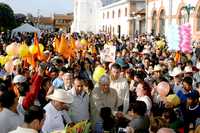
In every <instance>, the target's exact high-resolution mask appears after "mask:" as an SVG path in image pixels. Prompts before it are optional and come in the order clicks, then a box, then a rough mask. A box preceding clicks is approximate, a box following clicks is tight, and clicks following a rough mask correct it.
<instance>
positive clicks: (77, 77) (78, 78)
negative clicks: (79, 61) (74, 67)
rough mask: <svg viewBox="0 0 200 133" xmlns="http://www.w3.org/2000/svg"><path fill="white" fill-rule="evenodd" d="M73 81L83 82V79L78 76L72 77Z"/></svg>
mask: <svg viewBox="0 0 200 133" xmlns="http://www.w3.org/2000/svg"><path fill="white" fill-rule="evenodd" d="M75 80H79V81H84V79H83V78H82V77H81V76H80V75H78V76H76V77H74V81H75Z"/></svg>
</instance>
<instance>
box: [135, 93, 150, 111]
mask: <svg viewBox="0 0 200 133" xmlns="http://www.w3.org/2000/svg"><path fill="white" fill-rule="evenodd" d="M137 100H138V101H143V102H144V103H145V104H146V106H147V114H150V112H151V108H152V101H151V99H150V98H149V97H148V96H142V97H138V98H137Z"/></svg>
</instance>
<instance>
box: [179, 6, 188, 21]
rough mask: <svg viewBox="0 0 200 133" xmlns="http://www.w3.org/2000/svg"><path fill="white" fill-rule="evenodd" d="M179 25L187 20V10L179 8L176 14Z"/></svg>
mask: <svg viewBox="0 0 200 133" xmlns="http://www.w3.org/2000/svg"><path fill="white" fill-rule="evenodd" d="M178 20H179V22H178V23H179V25H182V24H185V23H186V22H187V12H186V10H185V9H183V8H181V10H180V11H179V15H178Z"/></svg>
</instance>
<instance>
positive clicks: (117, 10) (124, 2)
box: [100, 0, 145, 37]
mask: <svg viewBox="0 0 200 133" xmlns="http://www.w3.org/2000/svg"><path fill="white" fill-rule="evenodd" d="M144 7H145V1H144V0H117V1H113V2H109V3H107V4H104V5H103V7H101V8H100V14H101V16H100V18H101V19H100V20H101V21H100V27H101V30H102V31H103V32H106V33H110V34H113V35H117V36H118V37H120V36H121V35H129V36H132V35H133V34H134V33H135V32H136V31H138V32H144V27H145V17H144V14H140V13H139V12H140V11H142V10H143V9H144ZM141 25H142V27H143V29H141Z"/></svg>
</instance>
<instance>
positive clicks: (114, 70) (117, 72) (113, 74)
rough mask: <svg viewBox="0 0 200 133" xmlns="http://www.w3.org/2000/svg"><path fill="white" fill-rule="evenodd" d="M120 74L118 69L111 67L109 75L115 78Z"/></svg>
mask: <svg viewBox="0 0 200 133" xmlns="http://www.w3.org/2000/svg"><path fill="white" fill-rule="evenodd" d="M119 76H120V69H116V68H112V69H111V77H112V79H114V80H117V79H118V78H119Z"/></svg>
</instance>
